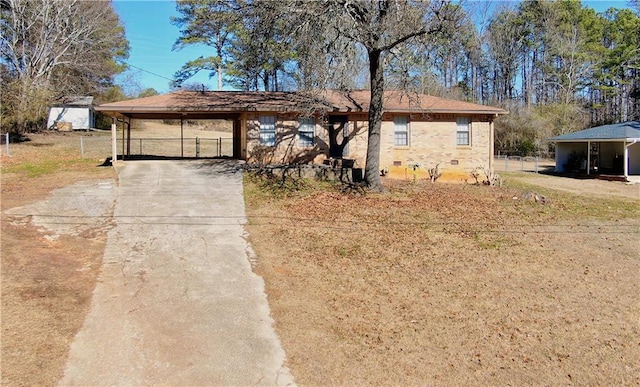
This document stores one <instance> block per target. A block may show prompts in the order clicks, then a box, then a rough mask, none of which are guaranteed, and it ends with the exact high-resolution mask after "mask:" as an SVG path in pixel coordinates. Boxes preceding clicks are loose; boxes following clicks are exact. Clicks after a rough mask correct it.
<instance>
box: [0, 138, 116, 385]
mask: <svg viewBox="0 0 640 387" xmlns="http://www.w3.org/2000/svg"><path fill="white" fill-rule="evenodd" d="M81 135H83V134H80V133H72V134H64V135H63V134H54V133H46V134H39V135H32V136H31V139H32V141H30V142H26V143H21V144H12V145H11V149H10V151H11V157H7V156H6V155H4V154H3V156H2V246H1V249H2V251H1V253H2V262H1V264H2V272H1V275H2V299H1V301H2V383H1V384H2V385H18V386H21V385H24V386H26V385H53V384H55V383H56V382H57V381H58V379H59V378H60V377H61V376H62V372H63V369H64V364H65V361H66V358H67V353H68V350H69V345H70V343H71V340H72V339H73V337H74V335H75V333H76V332H77V331H78V329H79V328H80V327H81V326H82V322H83V321H84V316H85V314H86V312H87V311H88V308H89V305H90V302H91V295H92V292H93V289H94V287H95V283H96V278H97V276H98V274H99V270H100V265H101V259H102V254H103V251H104V243H105V227H107V226H108V225H107V224H105V220H106V219H108V217H105V216H96V215H95V214H92V212H91V211H94V210H95V209H96V208H97V207H96V206H93V205H92V204H94V203H96V201H92V200H91V198H90V196H87V195H86V194H87V191H86V190H85V191H83V190H82V189H80V190H77V189H76V190H75V191H74V190H71V191H69V188H67V189H62V190H60V191H58V197H57V198H56V200H55V202H56V203H58V205H59V206H60V205H61V206H62V207H57V208H54V209H53V210H55V211H53V212H50V211H49V210H50V208H48V207H46V205H44V204H43V203H45V202H46V199H47V197H49V196H50V195H52V193H54V192H55V190H56V189H60V188H62V187H65V186H68V185H71V184H75V183H77V182H81V181H91V182H92V183H91V184H94V185H96V186H98V185H99V184H100V183H101V182H102V183H104V182H105V181H111V182H115V174H114V171H113V169H111V168H109V167H106V168H105V167H100V166H99V165H100V164H101V162H100V160H96V159H85V160H82V159H79V157H78V156H79V155H78V154H77V153H76V150H77V144H78V138H79V136H81ZM105 179H107V180H105ZM86 184H88V183H84V184H83V185H86ZM81 186H82V185H81ZM74 192H75V193H77V195H74ZM99 192H100V191H99ZM54 196H55V193H54ZM94 198H95V197H94ZM103 199H104V198H103ZM43 201H44V202H43ZM83 201H84V202H85V203H86V205H87V206H88V207H87V209H88V211H89V212H88V213H87V214H85V216H83V215H82V214H79V213H72V211H75V209H74V208H75V207H77V206H74V203H79V202H83ZM103 202H104V201H103ZM60 210H62V211H63V212H62V213H63V214H64V213H67V214H69V215H72V216H74V218H73V221H69V220H70V219H71V218H70V217H55V216H44V217H43V216H40V217H38V216H35V217H34V216H33V215H38V214H39V215H43V214H44V215H55V214H60V213H61V212H59V211H60ZM12 212H13V214H11V215H10V214H9V213H12ZM103 215H104V214H103ZM88 219H91V220H98V221H97V222H96V223H91V222H88V221H87V220H88ZM33 220H36V222H35V223H34V222H33ZM62 223H66V226H61V224H62ZM59 227H62V228H59Z"/></svg>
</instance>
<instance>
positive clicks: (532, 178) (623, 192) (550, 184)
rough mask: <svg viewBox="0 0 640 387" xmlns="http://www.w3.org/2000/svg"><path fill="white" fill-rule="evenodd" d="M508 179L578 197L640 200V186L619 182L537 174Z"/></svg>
mask: <svg viewBox="0 0 640 387" xmlns="http://www.w3.org/2000/svg"><path fill="white" fill-rule="evenodd" d="M505 178H507V179H511V180H515V181H517V182H521V183H525V184H534V185H537V186H541V187H544V188H547V189H552V190H558V191H564V192H570V193H572V194H577V195H588V196H597V197H620V198H628V199H636V200H639V199H640V184H627V183H622V182H619V181H606V180H598V179H574V178H570V177H561V176H550V175H537V174H531V173H526V174H514V173H512V174H508V175H506V176H505Z"/></svg>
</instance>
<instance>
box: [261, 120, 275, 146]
mask: <svg viewBox="0 0 640 387" xmlns="http://www.w3.org/2000/svg"><path fill="white" fill-rule="evenodd" d="M259 120H260V144H261V145H266V146H274V145H276V117H275V116H260V119H259Z"/></svg>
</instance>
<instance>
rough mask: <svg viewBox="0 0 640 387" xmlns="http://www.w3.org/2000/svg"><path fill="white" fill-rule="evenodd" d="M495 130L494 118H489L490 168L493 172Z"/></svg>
mask: <svg viewBox="0 0 640 387" xmlns="http://www.w3.org/2000/svg"><path fill="white" fill-rule="evenodd" d="M496 116H497V115H496ZM494 143H495V130H494V126H493V119H490V120H489V170H490V171H491V172H493V158H494V153H495V148H494V147H495V144H494Z"/></svg>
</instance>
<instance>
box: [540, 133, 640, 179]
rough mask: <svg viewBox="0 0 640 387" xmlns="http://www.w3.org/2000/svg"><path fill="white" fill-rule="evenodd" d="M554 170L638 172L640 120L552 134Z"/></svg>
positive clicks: (621, 173) (563, 171)
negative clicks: (554, 158)
mask: <svg viewBox="0 0 640 387" xmlns="http://www.w3.org/2000/svg"><path fill="white" fill-rule="evenodd" d="M549 141H554V142H556V172H561V173H579V174H585V175H609V176H622V177H624V178H625V180H629V176H630V175H640V121H629V122H623V123H620V124H611V125H603V126H597V127H594V128H590V129H585V130H581V131H578V132H574V133H567V134H563V135H560V136H556V137H552V138H550V139H549Z"/></svg>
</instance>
